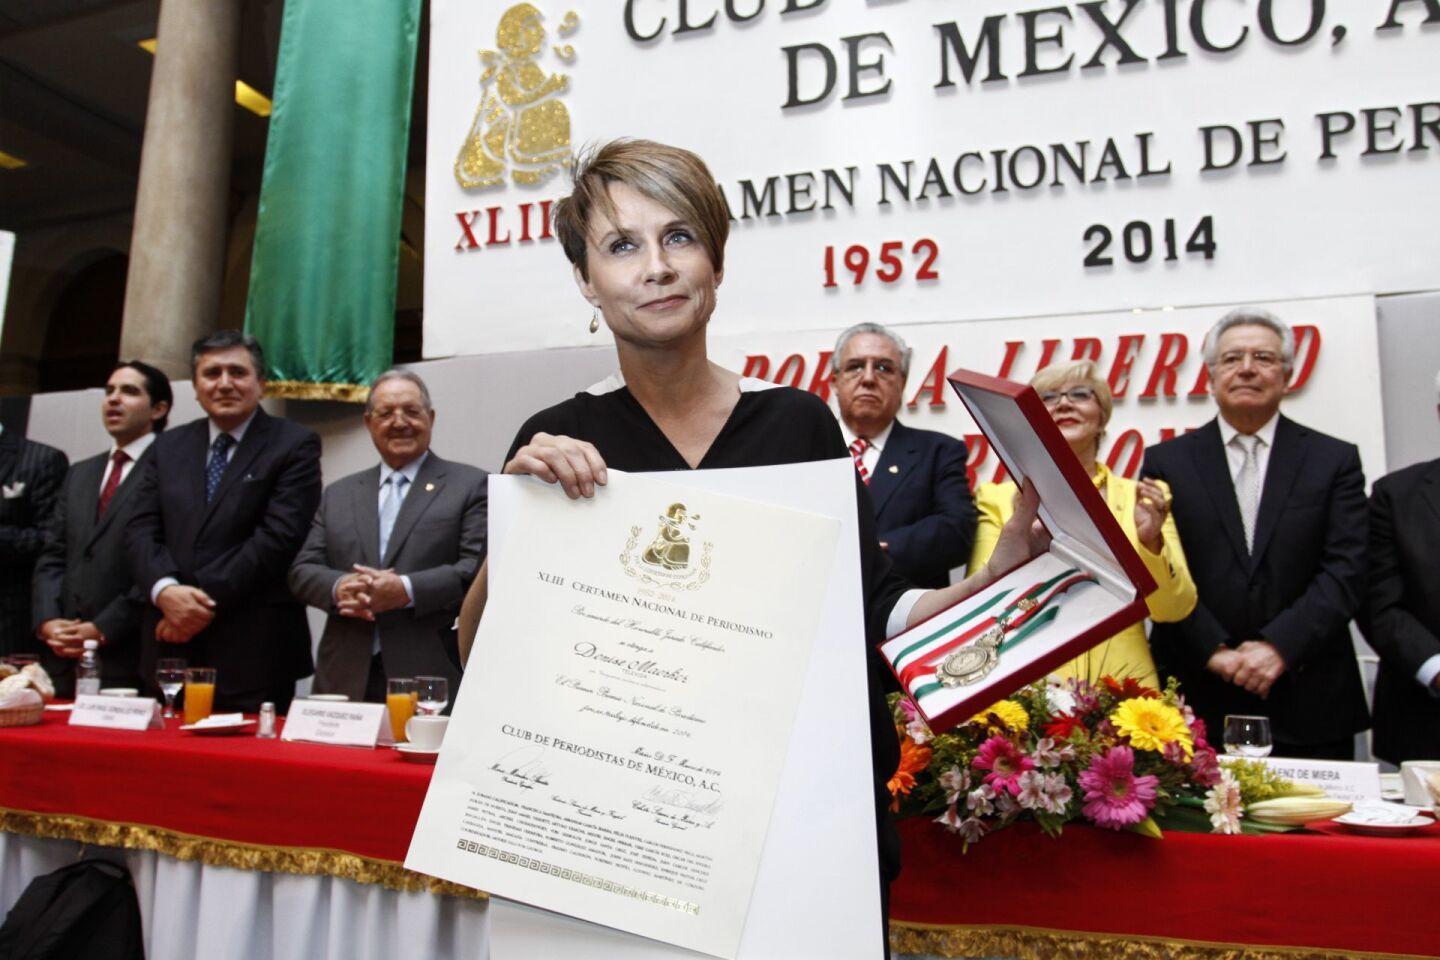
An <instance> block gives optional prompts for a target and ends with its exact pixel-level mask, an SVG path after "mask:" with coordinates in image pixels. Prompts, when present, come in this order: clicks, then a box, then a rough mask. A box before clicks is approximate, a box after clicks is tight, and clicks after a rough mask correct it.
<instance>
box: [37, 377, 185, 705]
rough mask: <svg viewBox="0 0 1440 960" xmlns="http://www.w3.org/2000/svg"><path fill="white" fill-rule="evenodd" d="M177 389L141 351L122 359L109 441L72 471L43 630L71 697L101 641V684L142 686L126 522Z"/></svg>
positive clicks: (137, 596) (50, 558)
mask: <svg viewBox="0 0 1440 960" xmlns="http://www.w3.org/2000/svg"><path fill="white" fill-rule="evenodd" d="M173 401H174V397H173V395H172V394H171V390H170V380H169V378H167V377H166V376H165V374H163V373H161V372H160V371H159V370H157V369H155V368H154V367H152V366H150V365H149V364H147V363H142V362H140V361H139V360H131V361H129V362H128V363H122V364H120V365H119V366H117V367H116V368H115V369H114V370H113V371H111V373H110V378H109V380H107V381H106V382H105V398H104V400H102V401H101V403H100V415H101V417H102V418H103V420H104V422H105V432H106V433H108V434H110V439H111V445H110V450H109V451H107V452H106V453H101V454H97V455H96V456H93V457H91V458H89V459H88V460H81V461H80V462H79V463H77V464H75V465H74V466H73V467H71V468H70V472H69V473H68V474H66V475H65V487H64V489H63V490H62V491H61V494H60V498H59V503H58V506H57V507H56V510H55V519H54V521H53V522H52V523H51V524H50V526H49V527H48V528H47V530H46V536H45V549H44V551H43V552H42V553H41V554H40V559H39V561H38V562H37V563H36V564H35V581H34V615H35V631H36V633H37V634H38V635H39V637H40V639H41V640H43V641H45V644H46V650H45V652H44V654H43V655H42V657H41V662H42V663H43V664H44V665H45V669H46V670H47V671H48V672H49V673H50V676H51V677H52V678H53V679H54V681H55V689H56V691H57V692H58V693H59V694H60V696H62V697H73V696H74V695H75V661H76V660H77V659H78V658H79V657H80V653H81V651H82V648H83V644H84V642H85V641H86V640H95V641H98V642H99V644H100V648H101V653H100V678H101V684H102V685H103V686H107V687H141V686H144V685H145V684H144V682H143V681H142V679H141V676H140V613H141V611H142V610H143V609H144V605H145V603H144V597H143V595H141V593H140V591H138V590H136V589H135V579H134V577H132V576H131V575H130V558H129V557H128V556H127V555H126V552H125V528H126V526H128V525H129V523H130V518H131V516H133V515H134V513H135V496H134V494H135V488H136V487H138V486H139V480H138V477H139V475H140V473H141V472H142V471H141V468H140V465H141V464H142V463H143V462H144V460H145V458H146V457H147V456H148V455H149V453H150V445H151V444H152V443H154V442H155V437H156V435H157V434H158V433H160V431H162V430H164V429H165V422H166V419H167V418H168V417H169V415H170V407H171V404H172V403H173Z"/></svg>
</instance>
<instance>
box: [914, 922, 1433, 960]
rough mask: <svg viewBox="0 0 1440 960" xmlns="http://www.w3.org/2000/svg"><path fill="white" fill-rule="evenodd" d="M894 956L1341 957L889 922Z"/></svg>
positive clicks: (1394, 958)
mask: <svg viewBox="0 0 1440 960" xmlns="http://www.w3.org/2000/svg"><path fill="white" fill-rule="evenodd" d="M890 949H891V951H892V952H895V953H920V954H933V955H935V956H940V957H1015V958H1017V960H1052V958H1068V960H1092V958H1093V960H1333V958H1335V957H1336V956H1341V955H1342V954H1340V953H1338V952H1337V951H1334V950H1319V949H1316V948H1314V947H1275V946H1265V947H1253V946H1244V945H1241V944H1232V943H1207V942H1204V941H1198V940H1166V939H1163V938H1159V937H1129V936H1117V935H1115V934H1106V933H1081V932H1072V931H1061V930H1045V929H1040V928H1036V927H979V926H976V927H965V926H938V925H933V924H925V923H906V922H903V921H899V920H892V921H891V922H890ZM1343 956H1346V957H1352V958H1366V960H1413V958H1416V957H1418V956H1419V955H1418V954H1408V953H1405V954H1402V953H1355V952H1349V951H1347V952H1345V953H1344V954H1343Z"/></svg>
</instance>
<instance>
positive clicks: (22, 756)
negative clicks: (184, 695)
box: [0, 712, 434, 876]
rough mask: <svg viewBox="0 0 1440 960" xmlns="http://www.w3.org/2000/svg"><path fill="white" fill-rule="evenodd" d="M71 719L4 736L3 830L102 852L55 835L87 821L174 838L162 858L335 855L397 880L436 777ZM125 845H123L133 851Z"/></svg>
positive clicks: (173, 725)
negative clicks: (189, 842)
mask: <svg viewBox="0 0 1440 960" xmlns="http://www.w3.org/2000/svg"><path fill="white" fill-rule="evenodd" d="M68 720H69V714H66V713H51V712H47V713H46V715H45V719H44V722H43V723H42V724H41V725H40V726H35V727H8V728H0V810H3V819H0V827H3V828H4V829H9V830H14V831H16V832H32V833H40V834H42V835H51V836H66V835H71V836H73V837H74V839H89V840H94V841H96V842H101V840H102V835H100V834H97V833H96V830H95V829H92V830H90V831H88V832H87V831H85V830H81V829H80V828H78V827H72V828H70V829H68V830H67V829H64V828H62V827H61V826H60V825H61V824H62V818H69V820H71V821H75V820H79V819H84V820H93V821H101V822H103V823H105V824H109V825H112V827H113V828H114V829H118V828H124V829H127V830H129V831H130V834H133V835H136V836H144V835H146V834H145V832H146V831H150V832H151V834H160V833H163V834H174V835H176V837H177V839H174V841H173V842H169V843H152V844H149V845H150V846H151V847H152V848H154V849H162V850H167V851H168V852H175V851H174V849H172V848H174V847H175V846H178V845H183V843H182V841H183V839H184V838H206V839H209V840H216V841H223V842H225V843H229V844H232V845H235V846H238V847H244V848H252V849H256V850H258V849H260V848H278V849H279V850H280V851H284V850H289V851H292V852H293V851H310V852H312V853H316V854H317V855H318V853H319V852H325V851H333V852H340V853H344V854H350V855H353V856H354V857H359V858H364V859H366V860H371V861H382V862H387V863H389V864H391V865H392V866H393V867H394V870H395V871H398V869H399V867H398V864H399V863H400V862H401V861H403V860H404V859H405V851H406V849H407V848H408V846H409V843H410V834H411V832H412V831H413V829H414V826H415V821H416V819H417V818H418V817H419V815H420V804H421V802H422V801H423V799H424V797H425V788H426V786H427V785H428V784H429V782H430V774H431V773H432V772H433V770H434V767H431V766H428V765H419V764H414V763H409V762H406V761H405V760H403V759H402V758H401V757H400V756H399V755H398V754H397V753H396V752H395V751H394V750H391V749H388V748H380V749H376V750H365V749H358V748H345V747H331V746H323V745H319V744H309V743H285V742H283V741H280V740H261V739H258V738H256V737H255V736H254V735H253V733H242V734H238V735H234V736H214V735H211V736H202V735H197V734H193V733H184V732H181V731H180V730H178V729H177V727H178V726H179V723H180V721H178V720H171V721H167V728H166V729H165V730H163V731H162V730H150V731H145V732H131V731H118V730H99V729H93V728H86V727H71V726H69V725H68ZM251 729H252V730H253V728H251ZM37 825H38V826H37ZM47 825H48V826H49V827H51V828H53V829H42V828H44V827H45V826H47ZM96 829H98V828H96ZM114 829H112V830H111V832H112V833H113V832H114ZM130 839H133V838H132V837H131V836H130V835H127V837H126V839H125V840H124V842H123V845H131V846H134V845H139V844H137V843H131V842H129V840H130ZM262 852H263V851H262ZM276 856H278V852H277V853H276ZM276 856H271V857H269V858H268V859H269V860H271V861H273V860H275V859H276ZM202 859H208V858H203V857H202ZM261 859H266V858H264V857H262V858H261ZM291 859H295V858H294V857H292V858H291ZM312 859H313V856H312ZM221 862H223V860H222V861H221ZM238 862H241V863H244V862H251V863H253V862H255V858H254V857H252V858H251V859H250V860H249V861H244V860H241V861H238ZM272 865H273V864H272ZM282 868H283V867H282ZM305 872H333V871H330V870H315V871H310V870H306V871H305ZM412 876H413V875H412Z"/></svg>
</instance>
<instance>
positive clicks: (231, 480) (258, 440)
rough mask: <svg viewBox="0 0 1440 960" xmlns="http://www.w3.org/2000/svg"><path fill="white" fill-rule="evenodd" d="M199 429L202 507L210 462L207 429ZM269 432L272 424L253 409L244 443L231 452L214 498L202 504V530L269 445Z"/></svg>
mask: <svg viewBox="0 0 1440 960" xmlns="http://www.w3.org/2000/svg"><path fill="white" fill-rule="evenodd" d="M202 426H203V427H204V431H205V432H204V436H205V438H206V440H205V452H204V453H203V454H202V455H201V461H200V500H201V502H202V503H203V502H204V500H205V464H206V463H207V462H208V461H209V459H210V445H209V436H210V428H209V426H206V425H205V424H203V423H202ZM273 428H274V424H273V423H272V422H271V420H270V415H269V414H267V413H266V412H265V411H264V410H260V409H258V408H257V409H256V410H255V419H254V420H251V421H250V428H249V429H248V430H246V431H245V439H243V440H241V441H240V445H239V446H238V447H236V448H235V454H234V456H232V457H231V458H230V463H229V464H227V465H226V467H225V472H224V473H223V474H221V476H220V485H219V486H218V487H216V488H215V496H214V498H213V499H212V500H211V501H210V502H209V503H208V504H206V510H205V520H204V521H201V526H202V527H203V526H204V525H205V523H206V522H208V521H209V519H210V517H211V516H212V515H213V514H214V513H215V508H216V506H218V505H219V503H220V501H222V500H224V499H225V495H226V494H227V493H229V492H230V490H231V489H232V488H233V487H234V486H235V485H236V484H237V483H240V482H241V480H243V479H244V478H245V476H246V475H247V474H248V473H249V470H250V466H251V464H253V463H254V462H255V458H256V457H258V456H259V455H260V451H261V450H263V449H264V448H265V444H266V443H268V442H269V439H270V431H271V430H272V429H273Z"/></svg>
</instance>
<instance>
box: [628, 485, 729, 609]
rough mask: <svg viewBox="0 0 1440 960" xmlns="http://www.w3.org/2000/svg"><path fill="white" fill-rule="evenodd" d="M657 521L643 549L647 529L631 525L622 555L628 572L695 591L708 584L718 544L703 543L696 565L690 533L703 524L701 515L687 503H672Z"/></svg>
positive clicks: (680, 588) (652, 581)
mask: <svg viewBox="0 0 1440 960" xmlns="http://www.w3.org/2000/svg"><path fill="white" fill-rule="evenodd" d="M657 520H658V521H659V523H658V525H657V526H656V527H655V534H654V536H653V537H651V539H650V543H649V544H648V545H647V546H646V547H645V548H644V549H643V550H641V549H639V548H640V537H641V534H642V533H643V532H644V530H645V528H644V527H641V526H634V527H631V528H630V539H629V540H627V541H626V542H625V550H624V552H623V553H621V554H620V565H621V566H622V567H623V568H624V570H625V573H626V574H627V575H629V576H632V577H634V578H636V579H637V580H639V581H640V582H641V583H650V584H654V585H656V586H662V587H670V588H673V589H677V590H694V589H696V588H697V587H699V586H701V585H702V584H704V583H705V581H707V580H709V579H710V554H711V551H712V550H713V549H714V546H715V545H714V544H713V543H711V542H709V541H708V540H707V541H705V542H703V543H702V544H701V545H700V556H699V559H698V560H696V561H694V563H693V564H692V557H691V543H690V533H691V532H693V531H694V530H695V528H696V526H697V525H698V524H699V523H700V514H698V513H693V512H691V510H690V509H689V508H688V507H686V506H685V504H683V503H672V504H670V506H669V507H667V508H666V509H665V512H664V513H662V514H660V516H659V517H658V518H657ZM637 550H638V551H639V553H638V556H637V555H636V553H637Z"/></svg>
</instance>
